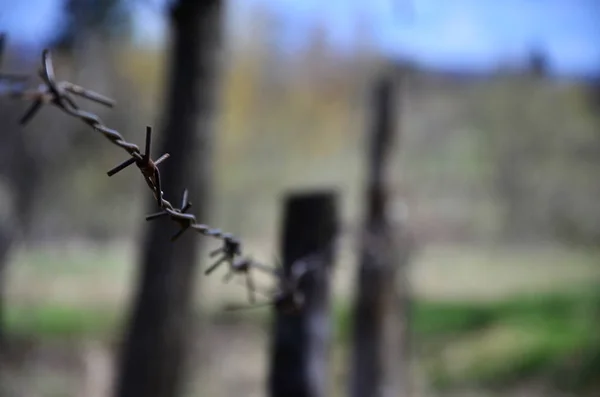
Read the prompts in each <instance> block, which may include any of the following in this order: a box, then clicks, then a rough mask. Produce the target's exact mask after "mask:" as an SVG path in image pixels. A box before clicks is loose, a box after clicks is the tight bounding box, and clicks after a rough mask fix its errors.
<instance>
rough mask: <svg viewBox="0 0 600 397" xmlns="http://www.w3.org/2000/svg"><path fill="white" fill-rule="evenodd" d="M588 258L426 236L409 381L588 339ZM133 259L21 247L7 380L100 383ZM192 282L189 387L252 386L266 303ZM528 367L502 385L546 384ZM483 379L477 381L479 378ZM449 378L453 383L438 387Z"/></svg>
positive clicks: (425, 390)
mask: <svg viewBox="0 0 600 397" xmlns="http://www.w3.org/2000/svg"><path fill="white" fill-rule="evenodd" d="M247 246H248V248H249V249H250V248H252V247H253V246H254V247H255V249H253V251H254V252H256V257H264V258H270V257H272V255H270V254H269V252H267V250H266V249H263V250H260V249H258V248H257V247H260V244H254V245H252V244H247ZM343 252H347V251H343ZM598 258H600V255H598V253H597V252H591V251H582V250H566V249H558V248H556V247H537V248H527V249H525V248H521V249H517V248H511V249H507V248H490V247H487V248H482V247H479V248H474V247H465V246H460V247H457V246H453V247H451V246H443V247H442V246H437V247H429V248H427V249H424V250H422V251H421V252H420V253H419V254H418V255H417V256H416V257H415V260H414V261H413V264H412V266H411V270H410V276H411V282H412V288H413V290H414V292H415V295H416V297H417V298H418V303H417V308H416V320H415V324H416V325H415V327H416V328H415V335H416V339H418V340H421V342H423V341H426V342H427V343H424V342H423V343H421V342H419V346H420V347H419V349H418V350H419V351H418V352H417V353H418V356H419V357H420V360H419V365H418V367H417V368H416V371H415V374H416V375H415V383H416V384H417V390H419V392H420V393H419V395H423V396H425V395H433V394H432V393H434V390H438V391H437V392H439V390H444V393H445V394H447V395H448V394H449V393H451V392H455V393H458V394H457V395H466V394H465V393H471V394H472V395H474V396H475V395H476V396H481V397H484V396H494V395H495V394H494V393H492V391H491V390H494V389H493V388H490V387H487V385H488V384H490V383H493V382H490V378H491V379H492V380H494V379H502V381H503V382H504V381H506V382H509V381H510V379H511V376H514V372H515V370H514V369H515V368H518V369H519V371H520V372H523V373H528V372H527V371H530V367H532V366H536V365H537V367H535V368H538V367H539V365H540V364H539V363H540V362H541V360H546V361H551V360H553V359H554V358H555V357H560V355H561V354H563V353H564V354H566V353H569V354H570V352H572V351H573V350H574V349H575V351H576V349H577V348H580V349H588V350H589V345H588V344H587V343H588V342H589V341H588V338H590V335H589V332H588V330H589V329H591V326H590V324H589V323H587V322H585V321H584V320H581V319H585V318H587V317H589V316H586V315H579V314H577V313H578V312H577V310H579V309H580V308H581V307H583V308H585V302H587V300H586V299H587V298H585V297H584V298H579V295H582V296H587V295H586V294H583V293H582V294H579V295H577V296H578V298H573V296H574V295H573V292H572V291H573V290H575V292H577V293H579V292H581V291H583V290H585V285H592V284H595V283H596V282H597V281H600V266H598V263H599V262H600V261H598ZM134 259H135V258H134V251H133V250H131V249H130V247H128V246H126V245H121V246H117V245H111V246H110V247H94V246H88V245H82V244H73V245H72V246H61V247H60V248H57V247H51V246H50V247H45V248H39V249H36V250H27V251H24V250H22V251H20V252H18V253H17V254H16V255H15V257H14V261H13V263H12V265H11V267H10V274H9V313H8V314H9V316H8V317H9V324H10V330H11V332H12V334H13V335H15V342H14V343H13V345H12V347H13V348H12V350H11V352H10V354H11V356H10V360H9V364H8V367H7V368H5V371H4V374H5V375H8V377H9V378H10V379H9V380H10V382H7V384H9V385H12V386H14V387H18V388H23V389H26V390H27V395H32V396H39V397H54V396H57V397H58V396H86V397H102V396H107V395H108V394H107V393H108V391H109V390H110V379H111V376H112V374H111V364H112V360H113V358H112V351H113V349H112V346H114V343H113V342H114V340H116V339H117V338H118V335H119V324H120V321H119V319H120V316H121V315H122V314H123V313H124V312H125V310H126V307H127V306H126V301H127V298H128V296H129V288H128V287H129V285H130V283H131V280H132V276H133V275H134V273H133V272H132V271H131V270H132V267H131V263H134V262H135V261H134ZM338 262H339V264H338V267H337V272H336V278H335V296H336V316H335V325H336V327H337V330H336V331H338V332H336V337H337V340H338V343H337V348H336V351H335V357H336V359H335V360H334V376H333V377H332V387H333V388H334V389H336V390H337V391H338V393H339V392H340V391H341V390H343V389H342V388H343V385H344V381H343V379H344V372H345V371H344V365H343V364H344V361H345V358H344V357H346V356H345V349H344V345H345V344H344V341H345V338H346V337H347V335H346V334H347V330H346V329H347V324H348V320H347V302H348V301H349V300H348V299H347V298H348V296H349V291H350V286H351V285H352V277H351V276H352V272H351V269H352V267H353V263H354V262H353V260H352V258H351V256H349V255H344V256H343V257H341V258H340V260H339V261H338ZM262 281H266V280H262ZM199 283H200V286H201V288H200V289H201V294H199V296H198V303H199V307H202V308H203V309H204V311H205V312H209V313H211V314H210V316H209V317H208V320H207V321H203V327H202V331H201V332H199V338H198V346H197V349H196V350H195V352H196V354H195V355H196V357H197V358H198V359H197V360H196V362H195V364H194V370H195V371H194V372H193V373H194V376H192V377H191V379H192V381H191V382H190V385H189V386H190V387H189V395H190V396H200V395H218V396H238V395H241V394H243V395H248V396H253V395H256V396H259V395H262V394H263V393H262V389H263V387H264V382H265V380H264V379H265V369H266V367H267V341H268V339H267V337H268V331H267V330H268V328H266V327H265V321H264V320H265V318H266V317H267V314H268V311H267V310H257V311H247V312H244V313H243V314H240V316H241V317H239V318H231V316H225V315H224V314H223V311H222V310H221V309H220V308H221V307H222V304H223V303H224V302H232V301H233V302H238V303H243V302H244V299H245V292H244V290H243V288H241V286H239V285H235V283H232V284H231V285H223V284H222V283H221V282H220V276H215V277H214V278H209V279H207V278H205V277H204V276H202V278H201V279H200V280H199ZM561 291H564V294H563V295H564V297H560V296H561V295H560V292H561ZM549 296H550V297H551V298H543V299H542V298H540V297H549ZM557 296H558V297H559V298H556V297H557ZM590 299H592V298H590ZM581 302H583V303H581ZM590 302H592V301H591V300H590ZM205 318H206V317H205ZM345 330H346V331H345ZM419 338H420V339H419ZM594 341H595V340H594ZM589 343H592V342H589ZM548 352H550V353H548ZM200 357H201V358H202V359H200ZM523 357H524V358H523ZM241 358H242V359H241ZM563 361H564V360H563ZM544 362H545V361H544ZM483 364H486V365H483ZM528 366H529V367H528ZM196 370H197V371H196ZM527 379H528V380H527V381H525V382H518V383H515V385H514V387H511V389H510V390H511V391H510V393H509V394H508V395H512V396H517V395H535V394H532V393H533V391H538V395H545V393H546V392H547V385H546V387H545V386H544V385H543V384H542V385H540V384H538V383H539V382H538V380H539V377H536V376H531V377H529V378H527ZM482 381H485V382H483V383H485V386H486V387H483V386H482V387H475V385H477V384H479V383H481V382H482ZM461 382H463V383H464V382H466V383H464V385H463V384H462V383H461ZM448 384H454V385H455V386H456V387H454V388H451V389H448V388H445V387H441V388H440V387H439V386H444V385H448ZM200 385H201V390H202V392H201V393H200V392H199V391H198V390H199V388H200ZM435 386H438V388H435ZM463 386H464V387H463ZM461 388H462V389H461ZM457 390H458V391H457ZM483 390H485V391H483ZM498 393H500V395H507V393H506V391H503V392H498ZM502 393H504V394H502ZM523 393H527V394H523ZM9 395H11V396H12V395H19V394H17V393H16V392H15V391H13V392H11V393H10V394H9Z"/></svg>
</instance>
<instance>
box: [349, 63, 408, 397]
mask: <svg viewBox="0 0 600 397" xmlns="http://www.w3.org/2000/svg"><path fill="white" fill-rule="evenodd" d="M396 91H397V90H396V87H395V76H393V74H385V75H384V76H383V78H380V79H378V81H377V82H376V84H375V87H374V92H373V99H372V109H371V116H370V117H371V120H372V125H371V126H370V128H369V131H368V132H369V135H368V142H369V143H368V146H367V151H368V152H367V154H368V156H367V157H368V158H367V162H368V163H367V167H368V168H367V170H368V174H367V176H366V177H367V180H366V192H365V201H366V211H365V212H366V213H365V219H364V224H363V227H362V233H361V234H360V244H359V247H360V250H361V252H360V266H359V269H358V275H357V281H356V282H357V284H356V289H357V291H356V296H355V302H354V307H353V322H352V368H351V370H350V385H349V387H350V393H349V394H350V396H352V397H381V396H385V395H394V396H397V395H401V394H403V392H402V391H400V390H401V389H405V387H406V385H405V384H404V385H400V384H398V383H399V382H398V381H397V380H396V381H394V380H392V379H391V376H390V375H392V371H391V370H392V368H390V367H388V365H389V364H390V363H391V362H392V360H390V353H391V352H394V353H392V354H394V360H396V361H395V363H397V364H399V365H400V366H402V367H403V371H401V372H403V373H398V372H397V371H394V372H396V373H394V374H393V376H395V377H397V376H400V375H403V376H401V378H402V380H401V382H403V383H405V382H407V376H406V372H407V371H408V363H407V362H406V361H407V360H406V357H398V353H399V349H396V348H395V347H394V345H398V344H402V341H401V340H397V339H398V335H390V332H389V331H390V329H394V328H396V329H398V328H399V327H398V324H396V326H393V327H390V322H392V321H394V322H396V321H397V320H400V323H402V321H404V323H405V324H404V325H406V319H405V318H404V319H398V315H399V314H400V315H401V316H403V317H404V315H403V314H401V313H398V310H397V308H398V303H399V302H398V299H397V297H396V292H397V291H396V290H395V289H396V285H395V282H396V278H397V276H403V275H399V274H398V272H399V271H403V270H404V269H403V268H404V266H399V265H400V263H399V262H401V261H402V262H404V260H403V259H402V255H399V254H400V252H399V247H398V245H399V241H398V239H397V234H396V233H395V231H394V230H393V229H394V228H393V225H392V224H391V220H390V219H388V212H389V210H388V205H389V203H388V201H389V200H388V199H389V197H388V195H389V191H390V188H389V186H388V184H389V182H388V181H387V180H386V177H387V175H386V171H387V169H386V166H387V165H388V163H389V162H390V160H391V156H392V154H393V152H392V150H394V147H393V141H394V135H395V134H396V126H397V123H396V118H397V114H398V111H399V110H400V109H399V104H398V103H397V101H396V99H397V95H396ZM402 265H405V264H402ZM401 292H403V291H401ZM403 328H404V329H405V328H406V327H405V326H403V325H401V324H400V329H398V331H400V333H403V330H402V329H403ZM395 331H396V330H394V333H396V332H395ZM392 336H394V337H395V338H393V339H392ZM405 337H406V335H401V338H405ZM394 339H396V340H394ZM402 350H403V349H402Z"/></svg>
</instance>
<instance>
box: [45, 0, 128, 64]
mask: <svg viewBox="0 0 600 397" xmlns="http://www.w3.org/2000/svg"><path fill="white" fill-rule="evenodd" d="M128 4H129V2H127V1H123V0H101V1H98V0H66V1H65V2H64V5H63V10H64V18H65V20H64V22H63V23H62V28H60V29H58V34H57V35H56V36H55V37H54V38H53V39H52V42H51V46H52V47H54V48H55V49H57V50H59V51H67V52H71V51H72V50H74V49H75V47H77V46H79V45H81V44H82V43H83V42H85V38H86V37H87V36H88V35H89V34H91V33H93V34H94V35H95V36H98V37H102V38H103V39H104V40H106V39H109V38H112V37H123V36H126V35H127V34H128V33H129V29H130V26H131V14H130V12H129V9H128Z"/></svg>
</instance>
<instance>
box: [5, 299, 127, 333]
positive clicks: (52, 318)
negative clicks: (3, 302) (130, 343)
mask: <svg viewBox="0 0 600 397" xmlns="http://www.w3.org/2000/svg"><path fill="white" fill-rule="evenodd" d="M120 324H121V318H120V316H119V314H118V313H116V311H115V310H112V309H108V308H92V307H90V308H85V309H84V308H81V307H68V306H60V305H53V304H46V305H44V304H38V305H35V306H25V305H12V306H10V307H9V308H8V309H7V312H6V328H7V332H8V333H9V334H12V335H18V336H28V337H35V338H38V339H44V340H45V339H73V338H77V339H84V338H90V337H94V338H97V337H101V338H104V337H108V336H111V335H112V334H113V333H114V332H115V331H117V330H118V329H119V327H120Z"/></svg>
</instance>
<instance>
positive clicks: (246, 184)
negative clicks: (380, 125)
mask: <svg viewBox="0 0 600 397" xmlns="http://www.w3.org/2000/svg"><path fill="white" fill-rule="evenodd" d="M84 3H85V2H67V11H68V13H71V14H75V13H77V12H80V11H79V10H80V8H78V7H83V8H85V7H88V6H89V5H86V4H84ZM92 3H94V2H92ZM120 3H121V2H119V1H116V0H115V1H111V2H102V3H101V2H95V3H94V4H103V5H102V6H101V9H100V10H95V9H94V11H93V12H92V13H91V17H90V18H89V20H88V19H86V18H80V19H79V20H81V21H84V25H86V26H87V27H81V28H80V27H77V26H76V24H73V23H72V24H69V25H67V26H68V29H64V30H61V31H60V32H61V33H60V34H59V35H58V37H57V38H56V40H54V41H53V43H54V44H55V45H56V46H57V48H58V49H60V50H59V58H58V59H57V62H56V63H57V64H58V65H60V66H61V70H59V73H60V74H61V76H64V77H65V78H67V79H71V80H73V81H75V82H79V83H82V84H84V85H86V86H88V87H90V88H93V89H96V90H97V91H100V92H102V93H104V94H106V95H109V96H113V97H114V98H116V99H117V102H118V105H117V107H116V108H115V109H114V110H111V111H110V112H109V111H104V110H101V109H93V110H94V111H97V112H99V114H100V116H101V117H103V119H104V121H106V122H107V123H108V124H111V125H113V126H115V127H116V128H117V129H118V130H120V131H123V133H124V134H125V135H126V136H127V137H128V138H130V139H131V140H133V141H136V142H141V141H142V133H143V127H144V125H145V124H146V123H150V124H152V123H153V122H154V121H155V120H156V114H157V109H158V108H157V107H158V106H160V105H159V104H160V98H161V95H162V94H161V92H160V90H161V87H162V82H161V78H162V77H161V76H162V75H163V69H164V61H165V53H164V49H163V48H161V47H158V48H152V47H142V46H136V45H134V43H133V42H132V41H130V40H128V39H127V38H128V37H129V32H130V29H129V28H128V27H127V26H129V25H128V23H129V19H128V17H127V12H129V11H128V9H127V8H123V7H122V4H120ZM78 4H79V5H78ZM69 7H70V8H69ZM95 7H100V6H98V5H95ZM102 7H106V8H102ZM114 20H117V21H119V23H118V24H114V23H113V21H114ZM229 22H230V23H229V25H228V27H227V37H226V38H227V42H226V53H225V57H226V63H225V64H226V70H224V75H225V82H224V87H223V88H224V89H223V92H222V96H221V97H222V107H223V113H222V117H221V120H220V124H219V131H220V132H219V134H218V137H217V142H216V151H217V153H216V162H217V163H216V164H217V166H216V182H217V191H216V198H217V200H215V204H216V207H215V211H214V213H213V214H212V215H211V217H212V218H213V219H215V220H216V221H217V222H218V223H219V224H220V225H222V227H223V228H226V229H228V230H232V231H233V232H236V233H243V234H249V235H250V234H251V235H261V234H264V233H268V232H269V230H268V229H269V228H270V226H268V225H271V224H273V223H274V222H272V217H274V216H275V215H274V213H275V212H276V211H273V207H272V205H273V203H274V201H273V200H274V199H273V198H272V197H273V196H274V195H276V194H277V192H279V191H280V190H281V189H282V188H284V187H287V186H291V185H298V184H300V185H303V184H315V183H316V184H321V183H331V182H333V183H336V184H338V185H339V186H341V187H342V188H343V189H344V191H345V192H346V193H348V195H347V196H348V199H347V200H348V204H347V205H348V207H349V208H350V209H352V208H358V205H359V204H358V203H357V201H358V200H359V194H358V191H359V190H358V188H359V184H360V183H361V182H360V178H361V174H360V166H359V164H358V163H359V162H358V161H357V158H359V157H358V153H360V150H361V147H362V145H363V142H362V141H361V133H362V130H363V129H364V127H365V117H364V116H365V110H364V108H365V104H364V99H363V98H364V97H365V92H366V91H365V88H366V82H367V81H368V79H369V78H370V77H371V76H372V75H373V73H374V71H375V70H377V69H378V66H379V64H380V63H381V58H380V56H378V55H377V54H376V52H375V50H374V48H373V47H372V46H371V44H370V40H369V35H368V30H366V29H364V27H363V26H362V25H360V22H359V24H358V25H357V29H358V30H360V32H361V35H357V37H358V38H357V41H356V46H355V48H354V49H353V51H349V52H348V51H346V52H344V53H342V52H340V51H337V50H336V49H335V48H334V47H333V44H332V43H331V41H330V40H329V37H328V33H327V30H326V29H324V28H317V29H315V30H314V31H313V32H312V33H311V36H310V39H309V41H308V43H307V45H305V46H304V47H302V48H301V49H299V50H294V51H291V50H290V49H289V48H285V47H282V46H281V45H280V43H278V42H277V41H275V39H274V38H275V37H279V36H281V35H282V32H283V30H282V29H284V27H283V26H282V25H281V23H279V22H278V20H277V18H275V16H273V15H271V14H269V13H268V11H266V10H265V9H262V8H256V9H254V10H253V11H251V12H250V14H248V15H246V16H245V19H244V21H243V22H244V23H240V21H239V20H238V21H236V23H235V26H234V23H233V22H232V21H231V19H230V21H229ZM103 29H108V30H109V31H110V32H112V33H111V34H105V30H103ZM361 29H362V30H361ZM77 32H79V33H77ZM84 32H85V33H84ZM91 32H100V33H95V34H92V33H91ZM90 37H94V39H93V40H92V39H89V38H90ZM78 41H79V42H80V43H83V44H81V45H77V44H76V43H77V42H78ZM90 43H93V45H92V44H90ZM9 50H10V51H9V56H8V58H9V59H8V61H10V62H8V64H7V65H11V64H12V65H15V64H16V62H17V61H16V59H17V58H19V57H22V58H24V59H25V60H24V61H21V62H22V63H23V62H24V63H26V64H27V65H31V66H29V67H28V68H29V69H31V71H32V72H33V71H34V67H35V66H34V65H35V64H34V63H33V64H32V63H27V62H31V61H35V60H36V59H35V57H34V59H31V57H32V56H33V55H31V56H29V55H27V51H26V49H17V48H13V47H11V48H10V49H9ZM534 55H536V54H534ZM27 59H29V61H27ZM399 65H400V62H399ZM401 66H402V69H403V70H407V72H406V73H408V75H409V77H408V87H407V88H406V91H405V95H406V96H407V98H408V104H407V109H406V115H405V116H404V118H403V120H402V123H403V125H404V126H405V127H404V129H405V138H404V139H405V141H404V143H403V145H404V149H406V155H405V156H403V157H402V160H401V162H402V164H397V165H396V169H397V173H396V181H397V182H396V187H397V189H398V190H399V191H401V192H402V193H403V195H404V196H405V200H406V201H407V202H408V204H409V206H410V208H411V222H413V223H415V228H416V230H417V233H418V234H419V235H420V236H421V237H422V238H424V239H425V240H430V241H433V240H443V241H449V240H450V241H473V240H481V239H484V240H486V241H525V240H524V239H527V240H528V241H532V240H533V241H536V240H547V239H554V240H559V241H562V242H565V243H576V244H595V245H597V244H599V243H600V208H598V206H600V200H599V199H600V188H599V187H598V184H597V183H595V180H594V179H595V175H597V173H598V168H599V167H600V156H599V155H598V154H599V153H598V152H599V150H600V149H599V147H600V123H599V121H598V111H597V107H596V108H594V107H593V105H594V103H595V104H596V106H597V101H596V102H594V101H593V98H592V96H591V95H590V92H591V90H592V89H593V81H587V80H584V79H583V78H554V77H549V76H546V77H545V76H544V74H543V73H540V71H539V70H538V69H540V68H542V69H543V68H544V65H543V59H542V58H540V57H539V56H538V57H537V58H536V57H535V56H534V57H532V60H531V62H530V66H526V67H524V68H502V67H500V66H499V68H498V70H496V71H494V72H493V73H490V74H488V75H485V76H481V75H469V74H468V73H465V72H440V71H434V70H428V69H426V68H424V67H422V66H420V65H410V64H407V62H404V61H403V62H402V63H401ZM536 70H537V72H536ZM542 72H543V70H542ZM4 102H5V100H3V103H4ZM6 106H9V107H6ZM6 106H3V110H4V109H11V110H9V111H6V112H5V111H3V112H2V115H1V117H2V120H3V123H4V125H7V126H11V127H10V128H13V126H16V120H15V118H14V111H12V109H13V108H15V106H16V107H18V106H21V105H20V104H17V105H14V104H10V105H6ZM48 113H50V112H48ZM44 117H45V119H44V121H41V120H42V119H40V120H38V121H35V123H37V127H36V128H42V126H44V129H45V132H44V133H37V132H35V131H32V133H31V135H32V136H34V135H35V136H36V137H40V136H46V137H45V138H42V139H44V144H50V145H51V146H60V147H61V148H62V149H61V150H63V151H62V152H61V151H59V150H58V149H57V150H53V149H52V150H51V149H45V153H46V156H45V157H44V158H45V161H46V163H45V166H44V167H42V168H43V169H44V172H50V171H48V170H51V172H52V178H50V177H48V178H43V180H44V181H46V182H44V183H42V184H41V186H39V189H40V191H39V192H38V193H37V194H36V200H35V205H33V206H34V207H35V209H36V210H35V219H36V227H35V229H33V230H31V234H30V236H31V238H32V240H35V241H44V240H47V239H49V238H62V237H65V238H67V237H72V236H73V235H77V236H84V237H90V238H93V239H104V240H112V239H114V238H124V237H128V236H132V235H136V233H137V230H138V228H139V222H138V220H139V215H140V211H141V210H140V211H137V210H133V211H132V210H131V209H132V208H138V207H139V206H137V205H135V203H139V199H140V197H139V194H137V192H138V188H139V187H140V186H141V185H139V184H138V183H139V181H138V180H137V178H136V175H133V173H132V174H124V175H120V176H119V177H118V178H111V179H110V180H109V179H108V178H106V177H105V175H104V173H103V172H101V171H100V170H103V169H106V168H109V167H110V166H111V165H112V164H113V163H114V161H115V159H116V156H118V153H115V151H114V150H113V148H112V147H110V145H103V144H100V143H98V139H97V136H95V135H93V134H89V133H87V131H84V130H83V129H84V128H85V126H83V127H81V126H79V125H77V124H76V123H72V122H71V121H69V120H67V118H66V117H64V116H62V115H54V114H47V115H44ZM48 126H50V129H51V130H52V131H49V130H48ZM32 130H33V127H32ZM36 139H37V138H36ZM3 146H4V147H9V146H10V145H3ZM34 146H35V145H34ZM40 150H41V149H40ZM67 153H68V155H66V156H65V157H63V158H60V157H61V156H63V155H65V154H67ZM76 164H80V165H79V166H75V165H76ZM133 178H136V179H133ZM49 181H51V183H50V182H49ZM49 198H60V200H58V199H54V200H50V199H49ZM132 201H133V205H128V206H127V208H125V207H124V206H122V205H117V203H123V202H128V203H131V202H132ZM84 203H87V204H84ZM243 203H245V204H248V203H252V205H253V206H256V211H252V213H251V214H242V213H240V211H241V210H240V208H245V207H246V206H245V205H240V204H243ZM354 212H355V211H349V212H348V213H354ZM207 221H208V220H207ZM348 221H350V222H352V221H354V219H353V217H352V216H349V217H348Z"/></svg>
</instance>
